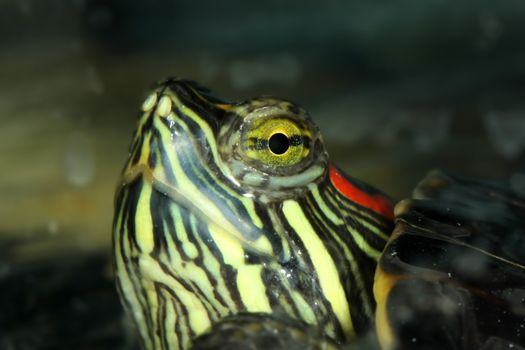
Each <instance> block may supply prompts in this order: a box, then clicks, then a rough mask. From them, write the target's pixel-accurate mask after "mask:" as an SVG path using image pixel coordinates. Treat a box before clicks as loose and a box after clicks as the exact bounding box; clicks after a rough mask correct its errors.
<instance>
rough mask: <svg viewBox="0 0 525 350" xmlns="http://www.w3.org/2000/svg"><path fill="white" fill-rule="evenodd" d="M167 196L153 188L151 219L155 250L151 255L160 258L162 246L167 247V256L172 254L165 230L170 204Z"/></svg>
mask: <svg viewBox="0 0 525 350" xmlns="http://www.w3.org/2000/svg"><path fill="white" fill-rule="evenodd" d="M166 199H167V197H166V196H164V195H162V194H159V193H158V192H157V191H156V190H155V188H152V189H151V196H150V213H151V221H152V224H153V232H152V233H151V234H152V235H153V243H154V245H153V250H152V252H151V253H150V255H151V257H152V258H154V259H158V258H159V257H160V253H161V248H162V247H165V248H164V250H165V251H166V254H167V256H168V257H169V256H170V252H169V250H168V249H167V247H168V242H167V241H166V232H164V217H165V216H164V215H166V209H165V208H166V207H167V206H168V201H167V200H166Z"/></svg>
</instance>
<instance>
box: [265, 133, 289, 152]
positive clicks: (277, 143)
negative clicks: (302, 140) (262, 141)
mask: <svg viewBox="0 0 525 350" xmlns="http://www.w3.org/2000/svg"><path fill="white" fill-rule="evenodd" d="M268 147H270V151H272V152H273V153H275V154H283V153H284V152H286V151H288V148H289V147H290V140H289V139H288V137H287V136H286V135H285V134H281V133H276V134H273V135H272V136H270V140H269V141H268Z"/></svg>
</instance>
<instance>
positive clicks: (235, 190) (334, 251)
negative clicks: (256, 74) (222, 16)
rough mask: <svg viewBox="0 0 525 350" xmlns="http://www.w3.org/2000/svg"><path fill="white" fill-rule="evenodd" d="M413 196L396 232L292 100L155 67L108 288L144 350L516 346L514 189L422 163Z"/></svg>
mask: <svg viewBox="0 0 525 350" xmlns="http://www.w3.org/2000/svg"><path fill="white" fill-rule="evenodd" d="M415 198H417V199H412V200H409V201H403V202H401V203H400V204H398V205H397V206H396V209H395V217H396V218H397V219H396V225H395V227H394V208H393V205H392V202H391V200H390V199H389V198H388V197H387V196H385V195H384V194H382V193H381V192H380V191H378V190H376V189H374V188H372V187H371V186H369V185H366V184H365V183H363V182H361V181H358V180H356V179H353V178H350V177H348V176H346V175H344V174H343V173H342V172H341V171H340V170H339V169H338V168H337V167H336V166H335V165H333V164H332V163H330V162H329V159H328V155H327V152H326V150H325V149H324V146H323V140H322V138H321V135H320V133H319V131H318V129H317V127H316V126H315V125H314V124H313V123H312V121H311V120H310V118H309V117H308V114H307V113H306V112H305V111H304V110H303V109H302V108H301V107H299V106H298V105H296V104H294V103H292V102H288V101H284V100H281V99H276V98H269V97H262V98H256V99H252V100H248V101H245V102H241V103H228V102H224V101H221V100H218V99H216V98H214V97H212V96H211V94H210V93H209V92H208V91H207V90H206V89H204V88H202V87H199V86H198V85H196V84H195V83H192V82H188V81H185V80H178V79H169V80H166V81H164V82H162V83H160V84H158V85H157V86H156V87H155V89H154V90H153V91H152V92H151V94H150V95H149V96H148V97H147V99H146V100H145V101H144V104H143V106H142V113H141V115H140V118H139V121H138V126H137V129H136V132H135V134H134V136H133V141H132V143H131V146H130V152H129V158H128V161H127V163H126V165H125V167H124V171H123V175H122V179H121V183H120V185H119V187H118V191H117V194H116V211H115V219H114V258H115V267H116V276H117V285H118V289H119V292H120V295H121V299H122V301H123V304H124V306H125V308H126V309H127V311H128V312H129V314H130V315H131V316H132V318H133V319H134V321H135V324H136V326H137V329H138V332H139V334H140V338H141V341H142V344H143V345H144V347H145V348H146V349H149V350H153V349H187V348H190V347H194V348H199V349H266V348H267V349H336V348H339V347H344V346H350V345H349V344H352V341H353V340H356V339H363V338H364V339H367V341H365V342H364V343H361V344H360V346H362V347H364V346H370V347H378V346H381V347H382V348H386V349H390V348H411V347H413V348H446V347H448V348H450V349H474V348H482V347H483V348H485V349H499V348H503V347H505V348H507V347H509V348H512V347H513V348H519V347H520V346H523V345H524V344H525V328H524V326H525V319H524V318H525V303H524V300H525V299H524V298H525V270H524V262H525V243H524V237H525V233H524V232H523V228H524V227H525V200H524V198H523V197H520V196H518V195H517V194H515V193H513V192H512V191H511V190H510V189H509V187H508V186H505V184H503V183H488V182H479V181H470V180H464V179H461V178H456V177H452V176H447V175H444V174H441V173H436V172H435V173H431V174H430V175H429V176H428V177H427V178H426V179H425V180H423V182H422V183H421V184H420V185H419V186H418V188H417V189H416V194H415ZM372 331H375V332H374V333H372ZM370 334H377V338H376V337H375V336H370ZM367 335H368V336H367ZM376 339H378V340H379V341H376Z"/></svg>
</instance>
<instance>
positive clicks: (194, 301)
mask: <svg viewBox="0 0 525 350" xmlns="http://www.w3.org/2000/svg"><path fill="white" fill-rule="evenodd" d="M139 268H140V272H141V275H142V276H143V281H148V282H149V281H155V282H160V283H162V284H164V285H166V286H167V287H168V288H170V289H171V290H173V291H174V292H175V293H176V294H177V297H178V298H179V299H180V301H181V303H182V304H183V305H185V306H186V307H187V308H188V309H190V310H191V312H189V313H188V317H189V323H190V327H191V328H192V330H193V331H194V332H195V334H201V333H203V332H204V331H206V330H207V329H208V328H209V327H210V326H211V321H210V319H209V318H208V313H207V311H206V308H205V307H204V305H203V304H202V302H201V301H200V300H199V298H198V297H197V296H196V295H195V294H194V293H193V292H192V291H188V290H186V289H185V288H184V287H183V286H182V285H181V284H180V283H179V282H178V281H177V280H175V279H174V278H173V277H171V276H170V275H168V274H166V273H165V272H164V271H163V270H162V269H161V268H160V266H159V264H158V262H157V261H155V260H154V259H153V258H151V257H149V256H142V257H141V258H140V259H139ZM144 289H145V290H147V292H148V297H149V298H148V300H149V301H150V303H151V305H152V306H153V307H152V309H153V310H151V314H153V315H156V314H157V310H156V307H155V306H156V300H157V293H156V291H155V289H154V287H153V284H152V283H151V282H150V283H148V285H144ZM155 338H156V339H158V337H155Z"/></svg>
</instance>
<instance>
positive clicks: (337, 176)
mask: <svg viewBox="0 0 525 350" xmlns="http://www.w3.org/2000/svg"><path fill="white" fill-rule="evenodd" d="M328 173H329V176H330V180H331V181H332V184H333V185H334V186H335V188H337V190H338V191H339V192H340V193H341V194H342V195H344V196H345V197H346V198H348V199H349V200H351V201H352V202H355V203H357V204H359V205H361V206H363V207H365V208H368V209H370V210H373V211H375V212H376V213H378V214H380V215H382V216H384V217H386V218H388V219H391V220H393V219H394V206H393V204H392V201H391V200H390V199H389V198H387V197H386V196H383V195H382V194H380V193H377V194H370V193H366V192H364V191H363V190H362V189H360V188H358V187H356V186H355V185H354V184H352V183H351V182H350V181H348V180H347V179H346V178H345V177H344V176H343V174H341V173H340V172H339V171H338V170H337V169H336V168H335V167H334V166H333V165H332V164H330V165H329V168H328Z"/></svg>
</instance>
